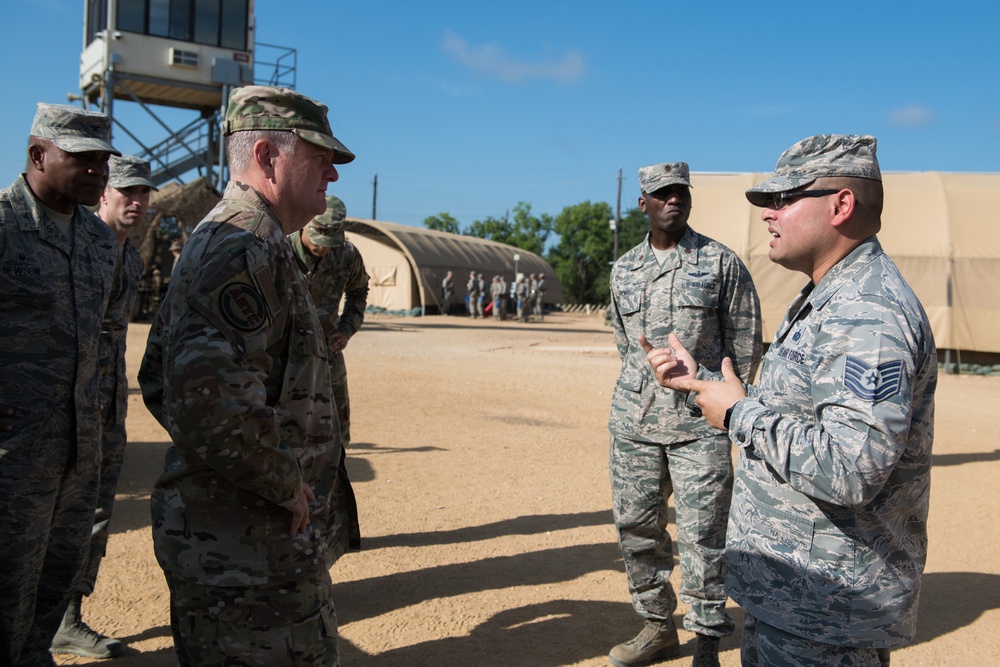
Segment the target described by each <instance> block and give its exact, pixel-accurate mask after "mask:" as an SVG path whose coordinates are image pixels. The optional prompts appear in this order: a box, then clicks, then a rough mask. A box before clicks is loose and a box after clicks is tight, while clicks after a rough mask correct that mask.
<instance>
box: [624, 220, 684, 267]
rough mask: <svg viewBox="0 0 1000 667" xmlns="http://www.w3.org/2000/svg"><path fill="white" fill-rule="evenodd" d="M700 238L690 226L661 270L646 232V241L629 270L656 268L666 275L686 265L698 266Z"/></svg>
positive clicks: (640, 245) (639, 248)
mask: <svg viewBox="0 0 1000 667" xmlns="http://www.w3.org/2000/svg"><path fill="white" fill-rule="evenodd" d="M698 237H699V235H698V233H697V232H696V231H694V230H693V229H691V226H690V225H688V228H687V229H685V230H684V235H683V236H681V238H680V240H679V241H678V242H677V246H676V247H674V248H673V252H671V253H670V254H669V255H667V261H666V262H664V264H663V267H662V268H661V267H660V263H659V260H657V259H656V255H655V254H654V253H653V246H652V245H651V244H650V241H649V238H650V234H649V232H646V239H645V241H643V243H641V244H639V247H638V255H636V257H635V259H634V260H633V261H632V265H631V266H630V267H629V270H630V271H639V270H640V269H644V268H647V267H649V266H655V267H656V268H658V269H660V272H661V273H665V272H667V271H672V270H674V269H678V268H680V267H681V266H682V265H684V264H692V265H696V264H697V263H698V255H699V252H698V251H699V247H700V244H699V242H698V241H699V238H698Z"/></svg>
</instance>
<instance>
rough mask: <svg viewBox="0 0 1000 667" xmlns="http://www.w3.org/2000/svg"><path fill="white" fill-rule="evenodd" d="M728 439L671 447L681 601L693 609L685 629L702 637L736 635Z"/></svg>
mask: <svg viewBox="0 0 1000 667" xmlns="http://www.w3.org/2000/svg"><path fill="white" fill-rule="evenodd" d="M730 447H731V445H730V442H729V438H728V437H727V436H726V435H725V434H724V433H721V432H720V434H719V435H717V436H711V437H707V438H700V439H698V440H692V441H690V442H685V443H681V444H676V445H669V446H667V447H666V450H665V451H666V457H667V467H668V469H669V474H670V480H671V483H672V485H673V489H674V507H675V509H676V515H677V551H678V555H679V558H680V567H681V584H680V587H679V590H678V595H679V597H680V599H681V600H682V601H683V602H685V603H687V604H688V605H690V610H689V611H688V613H687V614H686V615H685V616H684V627H685V628H686V629H687V630H689V631H691V632H696V633H698V634H703V635H712V636H716V637H721V636H724V635H729V634H732V632H733V627H734V623H733V619H732V617H731V616H730V615H729V613H728V612H727V611H726V600H727V599H728V597H727V595H726V589H725V576H726V560H725V558H726V554H725V549H726V523H727V521H728V519H729V504H730V500H731V499H732V495H733V466H732V458H731V454H730Z"/></svg>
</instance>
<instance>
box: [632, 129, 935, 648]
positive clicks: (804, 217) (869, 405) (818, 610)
mask: <svg viewBox="0 0 1000 667" xmlns="http://www.w3.org/2000/svg"><path fill="white" fill-rule="evenodd" d="M875 148H876V142H875V138H874V137H872V136H867V135H829V134H823V135H817V136H813V137H808V138H807V139H803V140H802V141H799V142H798V143H796V144H794V145H793V146H792V147H791V148H789V149H788V150H786V151H785V152H784V153H783V154H782V156H781V157H780V158H779V160H778V164H777V167H776V169H775V174H774V176H772V177H771V178H769V179H767V180H766V181H764V182H763V183H760V184H758V185H756V186H754V187H752V188H750V189H749V190H747V192H746V197H747V199H748V200H749V201H750V203H751V204H753V205H755V206H760V207H761V208H762V209H763V211H762V213H761V219H762V220H763V221H764V222H765V223H766V224H767V226H768V231H769V232H770V234H771V237H772V239H771V242H770V250H769V252H768V257H769V258H770V259H771V261H772V262H775V263H776V264H780V265H781V266H784V267H785V268H788V269H792V270H795V271H800V272H802V273H804V274H805V275H806V276H807V277H808V278H809V282H808V284H807V285H806V286H805V287H804V288H803V290H802V292H801V293H800V294H799V296H798V297H797V298H796V299H795V300H794V301H793V302H792V304H791V305H790V306H789V308H788V311H787V312H786V314H785V319H784V321H783V322H782V323H781V324H780V325H779V326H778V330H777V333H776V334H775V337H774V341H773V342H772V343H771V346H770V348H768V352H767V355H766V356H765V357H764V362H763V366H762V367H761V374H760V381H759V382H758V384H756V385H747V384H745V383H744V381H743V380H741V379H740V378H739V377H737V376H736V375H735V374H734V373H733V371H732V364H731V363H729V362H726V363H724V364H723V366H722V369H721V370H722V372H721V376H720V374H719V373H717V372H716V373H713V372H712V371H714V370H715V369H711V368H706V367H705V366H699V365H698V364H697V363H696V361H695V360H696V359H698V360H700V359H699V353H698V352H694V353H693V354H692V352H689V351H688V349H687V348H686V347H685V344H682V342H681V339H682V338H685V337H686V336H685V334H684V332H678V336H676V337H675V336H670V338H669V340H668V341H667V342H666V343H665V344H666V345H669V348H667V347H661V348H658V349H653V348H652V346H650V345H648V344H647V347H648V360H649V363H650V365H651V366H652V368H653V369H655V373H656V377H657V380H658V382H659V383H660V384H662V385H663V386H665V387H669V388H671V389H674V390H677V391H688V390H689V391H691V392H692V394H691V395H692V397H694V396H697V399H696V400H697V404H698V405H699V406H700V407H701V409H702V410H703V411H704V414H705V418H706V419H707V420H708V423H709V424H711V425H712V426H713V427H715V428H718V429H722V430H723V432H724V433H726V434H727V435H728V436H729V437H730V438H732V441H733V442H734V443H735V444H736V446H737V447H739V469H738V471H737V476H736V485H735V491H734V496H733V508H732V512H731V513H730V517H729V535H728V544H727V550H726V551H727V561H728V573H727V577H726V588H727V591H728V593H729V595H730V596H731V597H732V598H733V600H735V601H736V602H737V603H738V604H739V605H740V606H741V607H743V609H744V610H745V614H744V619H745V620H744V626H743V639H742V645H741V654H742V659H743V665H745V666H747V667H763V666H767V665H859V666H861V665H870V666H877V665H879V664H880V663H881V664H882V665H886V664H888V659H889V650H890V649H891V648H894V647H896V646H900V645H902V644H904V643H906V642H908V641H910V640H911V639H912V638H913V636H914V633H915V632H916V623H917V598H918V593H919V590H920V576H921V573H922V571H923V568H924V561H925V559H926V556H927V509H928V495H929V491H930V466H931V443H932V441H933V437H934V390H935V388H936V384H937V353H936V350H935V348H934V338H933V335H932V333H931V328H930V324H929V322H928V320H927V316H926V314H925V313H924V310H923V307H922V306H921V305H920V302H919V300H918V299H917V297H916V295H915V294H914V293H913V291H912V290H911V289H910V286H909V285H908V284H907V283H906V281H905V280H904V279H903V277H902V275H900V273H899V270H898V269H897V268H896V265H895V264H894V263H893V261H892V260H891V259H889V257H888V256H887V255H886V254H885V252H884V251H883V250H882V246H881V245H880V244H879V240H878V237H877V236H876V234H877V233H878V231H879V229H880V228H881V224H882V223H881V214H882V197H883V193H882V175H881V172H880V170H879V166H878V161H877V160H876V158H875ZM660 344H661V345H664V343H660ZM720 379H721V380H722V381H721V382H718V381H714V382H713V381H708V380H720Z"/></svg>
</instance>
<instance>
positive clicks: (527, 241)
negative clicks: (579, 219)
mask: <svg viewBox="0 0 1000 667" xmlns="http://www.w3.org/2000/svg"><path fill="white" fill-rule="evenodd" d="M513 217H514V221H513V223H512V229H511V238H510V241H508V243H510V244H511V245H512V246H516V247H518V248H521V249H523V250H528V251H530V252H533V253H535V254H536V255H542V254H544V253H545V242H546V241H547V240H548V238H549V235H551V234H552V229H553V227H554V226H555V220H553V218H552V216H551V215H549V214H547V213H543V214H542V215H541V216H540V217H539V216H534V215H531V204H528V203H527V202H523V201H522V202H518V204H517V206H515V207H514V216H513Z"/></svg>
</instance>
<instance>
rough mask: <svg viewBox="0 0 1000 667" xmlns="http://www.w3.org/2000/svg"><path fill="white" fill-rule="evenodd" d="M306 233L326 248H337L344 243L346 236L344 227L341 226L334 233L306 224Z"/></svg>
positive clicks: (310, 238) (314, 241) (311, 239)
mask: <svg viewBox="0 0 1000 667" xmlns="http://www.w3.org/2000/svg"><path fill="white" fill-rule="evenodd" d="M306 234H307V235H308V236H309V240H310V241H312V242H313V243H315V244H316V245H318V246H322V247H324V248H336V247H338V246H342V245H344V241H345V236H344V228H343V227H341V228H340V229H339V230H338V231H335V232H333V233H329V232H325V231H323V230H320V229H317V228H316V227H314V226H312V225H307V226H306Z"/></svg>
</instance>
